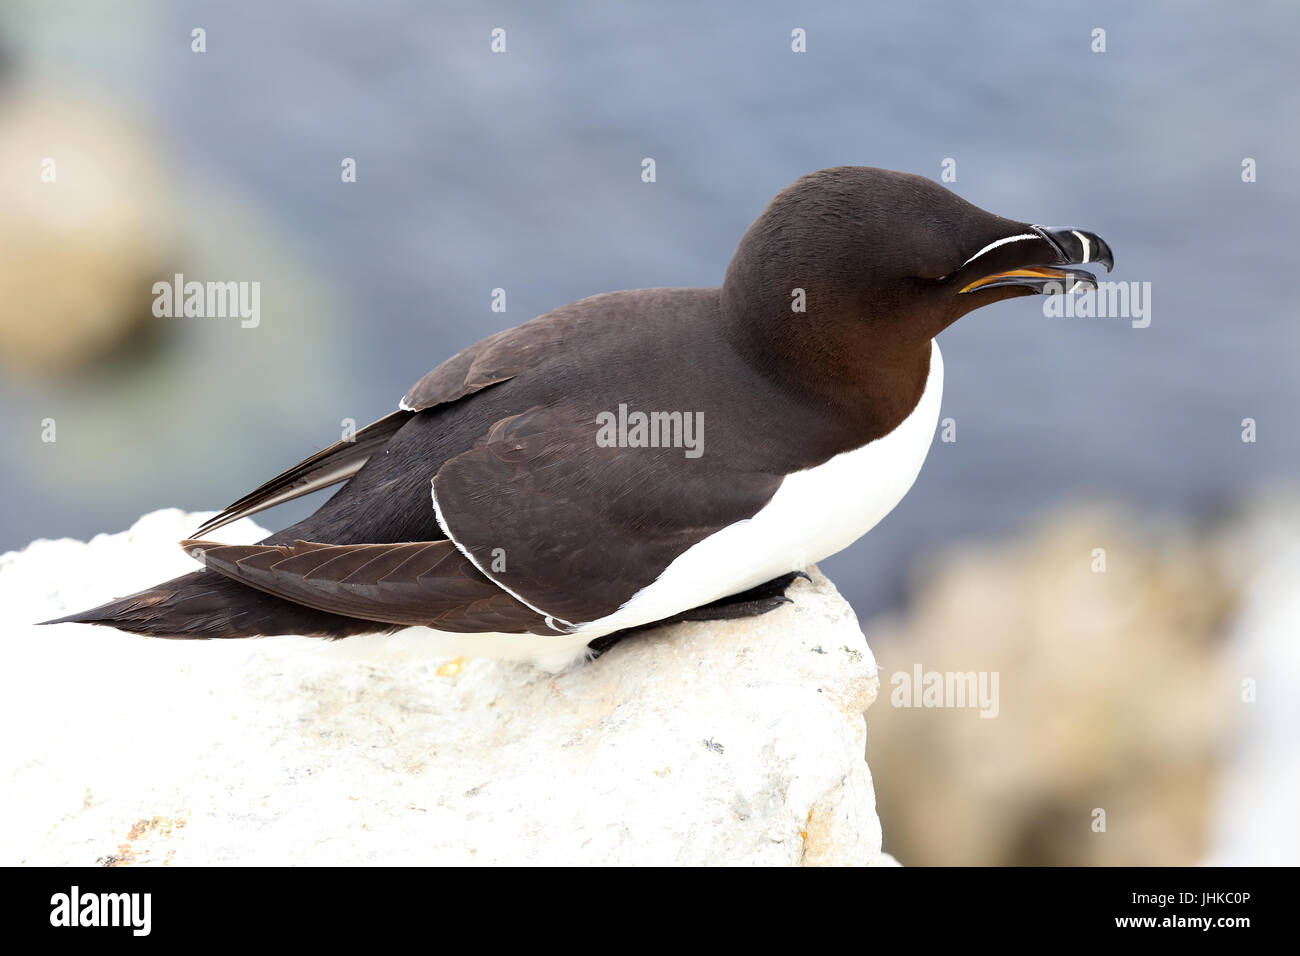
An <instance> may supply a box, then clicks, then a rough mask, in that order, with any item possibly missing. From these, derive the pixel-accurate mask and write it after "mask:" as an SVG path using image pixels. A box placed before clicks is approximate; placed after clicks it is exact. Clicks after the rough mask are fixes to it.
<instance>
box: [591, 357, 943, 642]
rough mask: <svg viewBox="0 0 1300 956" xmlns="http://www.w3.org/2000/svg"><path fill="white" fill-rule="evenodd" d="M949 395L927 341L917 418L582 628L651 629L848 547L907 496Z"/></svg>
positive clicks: (819, 472) (785, 484) (831, 465)
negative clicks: (945, 396) (927, 362)
mask: <svg viewBox="0 0 1300 956" xmlns="http://www.w3.org/2000/svg"><path fill="white" fill-rule="evenodd" d="M942 395H943V356H941V355H940V354H939V344H938V343H937V342H932V343H931V351H930V376H929V378H928V379H927V381H926V383H925V392H924V393H923V394H922V395H921V400H920V401H919V402H917V405H916V408H914V409H913V410H912V414H910V415H908V416H907V418H905V419H903V421H902V423H901V424H899V426H898V427H897V428H895V429H894V430H893V431H892V432H890V433H889V434H888V435H885V436H884V437H883V438H877V439H876V440H875V441H873V442H871V443H870V444H867V445H863V446H862V447H861V448H855V449H854V450H853V451H848V452H844V453H843V454H840V455H836V456H835V457H834V458H832V459H831V460H830V461H827V462H824V463H823V464H820V465H818V466H816V467H815V468H809V469H808V470H807V471H798V472H795V473H794V474H791V475H787V476H786V477H785V480H784V481H782V482H781V487H780V488H778V489H777V490H776V494H774V495H773V496H772V499H771V500H770V501H769V502H768V503H767V504H766V505H764V506H763V507H762V508H761V509H760V510H759V512H758V513H757V514H755V515H754V517H752V518H749V519H747V520H744V521H737V522H736V523H735V524H732V525H728V526H727V527H725V528H723V529H722V530H721V531H718V532H715V533H714V534H711V535H709V536H708V537H707V538H705V539H704V540H703V541H701V542H700V543H699V544H696V545H694V546H693V547H691V548H688V549H687V550H686V551H684V552H682V554H680V555H678V556H677V558H676V559H675V560H674V561H673V563H672V564H670V565H668V567H667V568H665V569H664V572H663V574H661V575H659V577H658V578H657V579H656V580H655V581H654V583H652V584H650V585H648V586H646V587H644V588H642V589H641V590H640V591H638V592H637V593H636V594H634V595H633V596H632V598H631V599H630V600H629V601H628V602H627V603H626V604H624V605H623V606H622V607H621V608H619V609H618V610H617V611H615V612H614V613H613V614H609V615H607V616H605V617H602V618H600V619H599V620H596V621H592V622H591V623H589V624H584V625H582V626H581V627H579V628H578V632H577V633H579V634H585V635H587V636H588V638H589V639H590V638H595V637H599V636H600V635H602V634H608V633H610V632H611V631H617V630H621V629H622V628H625V627H636V626H637V625H640V624H648V623H650V622H651V621H657V620H660V619H661V618H665V617H671V616H672V615H674V614H678V613H680V612H682V611H685V610H688V609H689V608H693V607H699V606H700V605H701V604H708V603H709V602H710V601H716V600H717V599H718V598H721V597H726V596H727V595H729V594H737V593H739V592H741V591H747V590H749V589H750V588H752V587H757V586H758V585H760V584H762V583H763V582H764V581H770V580H772V579H773V578H775V577H780V576H781V575H783V574H789V573H790V572H791V571H795V570H799V569H800V568H802V567H805V566H807V565H810V564H815V563H817V562H818V561H821V560H822V559H824V558H827V557H830V556H831V555H832V554H835V553H836V552H837V551H842V550H844V549H845V548H847V547H848V546H849V545H850V544H852V543H853V542H854V541H856V540H858V538H860V537H862V536H863V535H864V534H866V533H867V532H868V531H870V530H871V529H872V528H874V527H875V526H876V525H877V524H878V523H879V522H880V519H881V518H883V517H885V515H887V514H889V512H891V511H892V510H894V506H895V505H897V504H898V503H899V502H900V501H902V500H903V496H904V495H905V494H907V491H908V489H909V488H911V487H912V482H914V481H915V480H916V476H917V475H918V474H919V473H920V471H921V465H922V463H924V461H925V456H926V453H927V452H929V450H930V442H931V440H932V439H933V438H934V429H935V426H936V425H937V424H938V422H939V401H940V398H941V397H942Z"/></svg>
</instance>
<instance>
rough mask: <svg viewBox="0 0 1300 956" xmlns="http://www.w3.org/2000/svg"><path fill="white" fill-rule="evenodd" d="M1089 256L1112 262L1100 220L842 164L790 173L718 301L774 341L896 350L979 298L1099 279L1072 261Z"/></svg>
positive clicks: (739, 253) (1053, 290)
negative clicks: (1061, 221)
mask: <svg viewBox="0 0 1300 956" xmlns="http://www.w3.org/2000/svg"><path fill="white" fill-rule="evenodd" d="M1084 263H1100V264H1102V265H1104V266H1105V267H1106V269H1107V270H1108V271H1109V270H1110V268H1111V267H1112V265H1113V264H1114V260H1113V258H1112V256H1111V251H1110V247H1109V246H1108V245H1107V244H1106V243H1105V241H1104V240H1102V239H1101V237H1099V236H1097V235H1096V234H1095V233H1092V232H1088V231H1086V230H1083V229H1074V228H1059V227H1053V226H1042V225H1035V224H1031V223H1027V222H1017V221H1016V220H1014V219H1006V218H1003V217H1002V216H996V215H994V214H992V213H989V212H985V211H984V210H983V209H980V208H979V207H978V206H975V205H973V204H971V203H969V202H967V201H966V200H964V199H962V198H961V197H960V196H958V195H956V194H955V193H953V192H951V191H950V190H948V189H945V188H944V187H943V186H941V185H939V184H938V183H936V182H934V181H932V180H929V179H926V178H925V177H923V176H915V175H911V174H909V173H899V172H893V171H891V170H887V169H875V168H872V167H867V166H839V167H836V168H833V169H823V170H821V171H820V172H816V173H812V174H811V175H808V176H804V177H803V178H801V179H799V180H797V181H795V182H794V183H793V184H792V185H790V186H788V187H787V188H786V189H784V190H782V191H781V192H780V193H779V194H778V195H777V196H776V198H774V199H773V200H772V201H771V203H769V204H768V207H767V209H765V210H764V211H763V214H762V215H761V216H759V218H758V219H757V220H756V221H755V222H754V223H753V225H751V226H750V227H749V229H748V230H747V231H746V233H745V235H744V236H743V237H742V238H741V240H740V244H739V246H738V247H737V249H736V254H735V256H734V257H733V259H732V261H731V265H730V266H729V267H728V269H727V276H726V281H725V282H724V284H723V292H722V296H723V308H724V311H725V312H726V313H727V314H728V321H729V323H730V324H731V326H732V327H733V330H737V329H739V330H744V334H752V335H754V336H757V337H758V338H760V339H766V340H768V341H769V342H772V343H774V344H775V343H776V342H785V343H787V346H788V345H789V343H791V342H792V341H793V339H792V338H791V336H800V335H803V336H806V335H808V334H813V335H815V336H817V337H818V338H819V339H820V340H822V341H823V342H829V343H833V344H832V345H831V346H830V347H831V348H835V349H844V350H850V351H854V350H857V351H859V354H860V350H861V349H864V348H865V349H869V350H870V351H871V352H872V353H873V354H874V355H875V356H876V357H877V358H878V359H879V360H881V361H887V360H888V358H889V357H890V356H891V355H894V354H897V355H899V356H904V357H906V356H908V355H909V354H912V353H915V352H916V351H917V350H918V349H920V348H921V347H922V346H927V347H928V343H929V341H930V339H931V338H933V337H934V336H935V335H936V334H938V333H939V332H940V331H942V330H943V329H945V328H947V327H948V326H949V325H951V324H952V323H953V322H955V321H956V320H957V319H959V318H960V317H961V316H963V315H965V314H966V313H968V312H971V311H973V310H974V309H977V308H979V307H980V306H984V305H989V304H991V303H994V302H998V301H1001V300H1003V299H1009V298H1013V297H1016V296H1021V295H1035V294H1059V293H1065V292H1074V291H1079V290H1082V289H1089V288H1096V278H1095V277H1094V276H1093V275H1092V274H1091V273H1089V272H1087V271H1085V270H1083V269H1077V268H1072V266H1076V265H1082V264H1084ZM799 290H802V299H803V306H804V310H805V311H804V312H802V313H801V312H799V311H798V307H797V303H798V302H799V299H800V291H799ZM800 348H804V346H800ZM926 354H927V355H928V350H927V352H926Z"/></svg>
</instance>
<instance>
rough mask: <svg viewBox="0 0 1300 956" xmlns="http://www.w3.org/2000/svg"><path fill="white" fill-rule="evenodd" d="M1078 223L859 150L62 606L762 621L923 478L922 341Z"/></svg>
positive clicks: (1033, 265)
mask: <svg viewBox="0 0 1300 956" xmlns="http://www.w3.org/2000/svg"><path fill="white" fill-rule="evenodd" d="M1088 262H1098V263H1102V264H1103V265H1105V266H1106V268H1107V269H1108V270H1109V269H1110V268H1111V266H1112V265H1113V260H1112V256H1111V252H1110V248H1109V247H1108V246H1107V245H1106V243H1105V242H1104V241H1102V239H1101V238H1099V237H1098V236H1097V235H1095V234H1094V233H1091V232H1087V231H1084V230H1082V229H1069V228H1066V229H1061V228H1053V227H1048V226H1039V225H1031V224H1029V223H1024V222H1017V221H1015V220H1012V219H1004V218H1002V217H1001V216H995V215H992V214H991V213H987V212H985V211H984V210H982V209H979V208H978V207H976V206H973V205H971V204H970V203H968V202H966V201H965V200H963V199H961V198H960V197H958V196H957V195H955V194H954V193H952V192H950V191H949V190H947V189H945V188H944V187H942V186H940V185H938V184H936V183H934V182H932V181H930V180H928V179H925V178H923V177H920V176H914V175H909V174H907V173H898V172H891V171H889V170H884V169H874V168H868V167H858V166H844V167H838V168H835V169H824V170H822V171H820V172H817V173H813V174H811V175H808V176H804V177H803V178H802V179H799V180H798V181H796V182H795V183H794V184H792V185H791V186H789V187H787V188H786V189H785V190H783V191H782V192H781V193H779V194H778V195H777V196H776V198H774V199H773V200H772V201H771V203H769V204H768V206H767V208H766V209H765V210H764V211H763V213H762V215H760V216H759V217H758V219H757V220H756V221H755V222H754V223H753V225H751V226H750V227H749V229H748V230H747V231H746V232H745V234H744V235H743V236H742V237H741V239H740V244H739V245H738V247H737V249H736V253H735V255H734V257H733V258H732V260H731V263H730V265H729V266H728V267H727V271H726V275H725V277H724V279H723V283H722V285H721V287H718V288H707V289H640V290H635V291H630V292H612V293H607V294H604V295H596V296H592V297H591V298H588V299H582V300H580V301H578V302H574V303H571V304H569V305H565V306H561V307H560V308H558V309H555V310H553V311H551V312H548V313H546V314H545V315H542V316H540V317H538V318H536V319H533V320H532V321H530V322H525V323H524V324H522V325H520V326H518V327H516V328H513V329H509V330H507V331H504V332H498V333H497V334H496V335H492V336H489V337H488V338H486V339H483V340H482V341H481V342H478V343H476V344H474V345H471V346H470V347H469V348H467V349H465V350H464V351H462V352H460V353H458V354H457V355H455V356H453V357H452V358H450V359H448V360H447V361H445V362H443V363H442V364H441V365H439V366H438V367H437V368H435V369H434V370H433V371H431V372H429V373H428V374H427V375H425V376H424V378H422V379H420V381H418V382H416V383H415V385H414V386H413V387H412V388H411V389H410V390H409V391H408V392H407V393H406V395H405V396H404V397H403V398H402V400H401V402H400V404H399V406H398V410H397V411H395V412H393V413H392V414H389V415H387V416H385V417H384V418H381V419H379V420H378V421H376V422H374V423H373V424H371V425H369V426H367V427H366V428H364V429H362V430H361V431H359V432H357V433H356V436H355V438H354V440H352V441H344V442H339V443H338V444H335V445H333V446H331V447H329V448H327V449H325V450H324V451H321V452H319V453H317V454H315V455H312V456H311V457H310V458H307V459H306V460H305V461H302V462H300V463H299V464H297V465H294V466H293V467H292V468H290V469H289V470H288V471H286V472H284V473H283V474H281V475H278V476H277V477H275V478H272V479H271V480H270V481H268V482H267V483H266V484H264V485H262V486H261V487H259V488H257V489H256V490H255V491H253V492H251V493H249V494H247V495H245V496H244V497H243V498H240V499H239V500H238V501H236V502H235V503H234V504H232V505H231V506H230V507H228V508H227V509H226V510H225V511H223V512H221V513H220V514H218V515H217V516H216V517H214V518H213V519H212V520H210V521H208V522H207V523H206V524H204V525H203V526H202V527H201V528H199V529H198V531H197V532H196V539H197V538H199V537H201V536H206V535H209V534H211V533H212V532H214V531H216V530H217V529H218V528H220V527H221V526H222V525H224V524H226V523H228V522H230V521H234V520H236V519H237V518H240V517H243V516H245V515H251V514H255V513H257V512H259V511H261V510H263V509H264V508H269V507H271V506H272V505H275V504H279V503H280V502H283V501H288V500H290V499H292V498H296V497H298V496H299V495H305V494H308V493H310V492H313V491H316V490H317V489H319V488H324V487H326V486H329V485H333V484H335V483H338V482H345V484H344V485H343V487H342V488H341V489H340V490H339V491H338V492H337V493H336V494H335V495H334V496H333V497H331V498H330V499H329V500H328V501H327V502H326V503H325V504H324V505H322V506H321V508H320V509H319V510H318V511H316V513H315V514H313V515H312V516H311V517H309V518H307V519H306V520H304V521H301V522H299V523H298V524H295V525H293V526H292V527H289V528H286V529H285V530H283V531H281V532H279V533H277V534H273V535H271V536H270V537H268V538H266V539H265V540H264V541H262V542H261V543H260V544H256V545H223V544H220V543H216V542H212V541H207V540H187V541H183V542H181V545H182V547H184V548H185V550H186V551H188V552H189V553H190V554H191V555H193V556H194V557H196V558H198V559H200V561H201V562H202V564H203V570H199V571H195V572H194V573H192V574H187V575H184V576H183V577H179V578H176V579H174V580H171V581H168V582H166V583H164V584H160V585H158V586H156V587H152V588H149V589H148V590H145V591H141V592H139V593H137V594H132V595H130V596H128V597H124V598H121V599H119V600H116V601H113V602H111V603H109V604H105V605H103V606H102V607H98V608H95V609H93V610H90V611H83V612H82V613H80V614H73V615H70V616H68V617H64V618H60V619H59V620H58V621H51V622H47V623H61V622H69V621H71V622H84V623H92V624H107V625H111V626H113V627H116V628H119V629H121V630H125V631H134V632H136V633H140V634H151V635H158V636H166V637H180V638H234V637H255V636H259V635H272V634H297V635H307V636H319V637H325V638H342V637H350V636H353V635H360V634H374V633H393V632H397V631H404V630H407V629H412V628H413V629H417V630H415V631H413V632H411V633H412V634H415V635H418V636H419V638H420V640H421V641H422V642H427V647H428V652H429V655H430V656H455V655H465V656H483V657H498V658H521V659H527V660H531V661H533V662H535V663H537V664H539V665H540V666H543V667H547V668H550V669H559V668H561V667H563V666H566V665H567V664H569V663H570V662H572V661H575V660H577V659H579V658H581V657H582V656H583V655H584V654H585V653H586V652H587V648H588V645H589V644H591V643H592V642H593V641H595V640H598V639H601V638H605V639H606V640H609V639H610V638H609V637H608V636H610V635H618V634H620V633H622V632H625V631H627V630H628V629H631V628H637V627H641V626H644V625H648V624H651V623H653V622H658V621H664V620H669V619H678V618H687V619H717V618H725V617H734V616H740V615H746V614H755V613H761V612H763V611H765V610H768V609H770V608H772V607H775V606H777V605H779V604H781V603H784V602H785V598H784V597H783V594H784V590H785V586H786V585H787V584H788V583H789V582H790V581H791V580H792V577H793V574H794V573H795V572H797V571H798V569H799V568H801V567H803V566H804V565H805V564H810V563H813V562H816V561H820V560H822V559H823V558H825V557H827V556H829V555H832V554H834V553H835V552H837V551H840V550H841V549H843V548H845V547H847V546H848V545H849V544H851V543H852V542H854V541H855V540H857V539H858V538H859V537H861V536H862V535H864V534H865V533H866V532H867V531H869V530H870V529H871V528H872V527H873V526H874V525H875V524H876V523H877V522H878V521H880V519H881V518H883V517H884V516H885V515H886V514H888V513H889V511H890V510H891V509H892V508H893V507H894V506H895V505H896V504H898V502H899V501H900V500H901V499H902V497H903V495H904V494H906V493H907V490H908V489H909V488H910V487H911V485H912V482H913V481H914V480H915V478H916V475H917V473H918V472H919V470H920V468H921V463H922V462H923V461H924V460H925V456H926V452H927V450H928V448H929V446H930V441H931V438H932V437H933V433H934V429H935V425H936V423H937V421H938V417H939V402H940V395H941V393H942V390H943V360H942V358H941V357H940V355H939V347H938V346H937V345H936V344H935V342H934V337H935V336H936V335H937V334H938V333H939V332H941V331H943V330H944V329H945V328H947V327H948V326H949V325H951V324H952V323H953V322H955V321H956V320H957V319H958V318H960V317H961V316H963V315H965V314H966V313H967V312H970V311H972V310H974V309H977V308H980V307H981V306H986V305H990V304H992V303H994V302H999V301H1001V300H1003V299H1009V298H1012V297H1014V296H1022V295H1030V294H1035V293H1044V292H1069V291H1074V290H1076V289H1080V288H1095V287H1096V286H1095V279H1094V277H1093V276H1092V275H1091V274H1090V273H1088V272H1086V271H1083V270H1080V269H1074V268H1070V266H1072V265H1077V264H1083V263H1088Z"/></svg>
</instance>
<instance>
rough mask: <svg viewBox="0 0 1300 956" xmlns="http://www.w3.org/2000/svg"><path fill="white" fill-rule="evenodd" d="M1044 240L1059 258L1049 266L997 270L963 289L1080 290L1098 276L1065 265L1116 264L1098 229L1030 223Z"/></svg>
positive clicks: (1092, 285) (1093, 284) (1109, 266)
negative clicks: (1089, 230) (1013, 287)
mask: <svg viewBox="0 0 1300 956" xmlns="http://www.w3.org/2000/svg"><path fill="white" fill-rule="evenodd" d="M1029 228H1031V229H1033V230H1034V232H1036V233H1037V234H1038V235H1039V236H1040V237H1041V238H1042V239H1043V241H1044V242H1045V243H1047V247H1048V251H1049V252H1050V253H1051V254H1052V255H1054V256H1055V259H1056V261H1055V262H1054V263H1052V264H1050V265H1028V266H1020V267H1018V268H1015V269H1007V270H1005V271H1003V272H995V273H993V274H992V275H986V276H983V277H982V278H979V279H976V280H974V281H973V282H969V283H967V284H966V285H965V286H963V287H962V289H961V290H960V292H959V293H958V294H959V295H960V294H961V293H962V292H974V291H976V290H978V289H996V288H1000V287H1002V286H1019V287H1020V288H1024V289H1029V290H1030V291H1031V292H1036V293H1054V294H1055V293H1063V292H1081V291H1084V290H1087V289H1095V288H1097V277H1096V276H1094V275H1093V274H1092V273H1091V272H1088V271H1087V270H1085V269H1070V268H1066V267H1068V266H1071V265H1082V264H1084V263H1089V262H1098V263H1100V264H1102V265H1104V266H1105V267H1106V271H1107V272H1109V271H1110V270H1111V269H1112V268H1113V267H1114V265H1115V258H1114V256H1113V255H1111V251H1110V246H1108V245H1106V240H1104V239H1102V238H1101V236H1099V235H1097V234H1096V233H1095V232H1086V231H1085V230H1083V229H1069V228H1057V227H1055V226H1030V227H1029Z"/></svg>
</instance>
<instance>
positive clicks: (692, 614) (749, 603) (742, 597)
mask: <svg viewBox="0 0 1300 956" xmlns="http://www.w3.org/2000/svg"><path fill="white" fill-rule="evenodd" d="M795 578H803V579H804V580H805V581H811V580H812V578H810V577H809V576H808V574H807V573H806V572H804V571H791V572H790V573H789V574H783V575H781V576H780V577H779V578H773V579H772V580H770V581H764V582H763V583H762V584H760V585H758V587H754V588H750V589H749V590H748V591H741V592H740V593H739V594H730V595H728V596H727V597H724V598H718V600H716V601H712V602H710V603H708V604H701V605H700V606H699V607H695V608H691V609H690V610H689V611H683V612H682V613H680V614H675V615H673V616H672V617H668V618H664V619H663V620H662V621H655V622H654V623H652V624H645V625H643V626H641V627H631V628H628V629H627V630H623V631H615V632H614V633H613V634H606V635H605V636H604V637H598V638H596V639H595V640H594V641H592V642H591V643H590V644H588V645H587V647H588V648H589V649H590V650H591V651H592V652H593V653H594V655H595V656H596V657H599V656H600V655H601V654H603V653H605V651H607V650H609V649H610V648H611V647H613V646H614V645H615V644H617V643H618V642H619V641H621V640H622V639H623V638H625V637H627V636H629V635H631V634H635V633H637V632H638V631H644V630H648V629H649V628H652V627H662V626H663V625H665V624H678V623H680V622H682V621H731V620H735V619H736V618H742V617H756V616H757V615H759V614H766V613H768V612H769V611H775V610H776V609H777V608H779V607H784V606H785V605H787V604H793V603H794V601H793V600H792V599H790V598H788V597H786V596H785V592H786V590H787V589H789V587H790V585H792V584H794V581H795Z"/></svg>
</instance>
